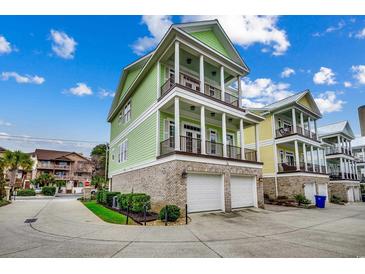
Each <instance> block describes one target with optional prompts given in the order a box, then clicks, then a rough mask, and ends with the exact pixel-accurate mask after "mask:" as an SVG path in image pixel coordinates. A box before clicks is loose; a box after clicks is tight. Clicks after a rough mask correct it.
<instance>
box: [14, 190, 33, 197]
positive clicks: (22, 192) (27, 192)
mask: <svg viewBox="0 0 365 274" xmlns="http://www.w3.org/2000/svg"><path fill="white" fill-rule="evenodd" d="M16 195H17V196H35V190H34V189H18V190H17V192H16Z"/></svg>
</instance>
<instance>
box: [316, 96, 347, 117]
mask: <svg viewBox="0 0 365 274" xmlns="http://www.w3.org/2000/svg"><path fill="white" fill-rule="evenodd" d="M314 100H315V101H316V103H317V105H318V107H319V109H320V111H321V112H322V113H326V112H327V113H330V112H336V111H341V110H342V107H343V105H344V104H345V101H342V100H340V99H338V98H337V96H336V93H335V92H334V91H326V92H324V93H321V94H319V96H318V97H317V98H314Z"/></svg>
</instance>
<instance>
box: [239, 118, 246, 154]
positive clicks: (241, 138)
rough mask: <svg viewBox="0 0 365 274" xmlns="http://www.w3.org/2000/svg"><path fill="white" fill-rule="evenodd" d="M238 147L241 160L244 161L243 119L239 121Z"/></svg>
mask: <svg viewBox="0 0 365 274" xmlns="http://www.w3.org/2000/svg"><path fill="white" fill-rule="evenodd" d="M240 146H241V159H242V160H245V158H246V157H245V134H244V130H243V119H240Z"/></svg>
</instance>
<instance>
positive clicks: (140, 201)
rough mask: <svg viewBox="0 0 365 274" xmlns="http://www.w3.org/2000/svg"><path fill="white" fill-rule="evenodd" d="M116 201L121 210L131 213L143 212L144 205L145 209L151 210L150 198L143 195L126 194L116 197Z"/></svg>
mask: <svg viewBox="0 0 365 274" xmlns="http://www.w3.org/2000/svg"><path fill="white" fill-rule="evenodd" d="M118 201H119V205H120V208H121V209H124V210H127V208H128V206H129V210H130V211H131V212H135V213H140V212H143V210H144V209H143V206H144V205H146V209H147V210H150V209H151V197H150V196H149V195H147V194H145V193H127V194H120V195H118Z"/></svg>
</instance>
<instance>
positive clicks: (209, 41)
mask: <svg viewBox="0 0 365 274" xmlns="http://www.w3.org/2000/svg"><path fill="white" fill-rule="evenodd" d="M191 35H192V36H194V37H195V38H197V39H199V40H200V41H202V42H203V43H204V44H206V45H208V46H209V47H211V48H213V49H215V50H216V51H218V52H220V53H221V54H223V55H224V56H226V57H228V58H229V57H230V56H229V55H228V52H227V50H226V49H225V48H224V46H223V45H222V43H221V42H220V41H219V40H218V38H217V36H216V35H215V34H214V32H213V31H211V30H208V31H199V32H193V33H191Z"/></svg>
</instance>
